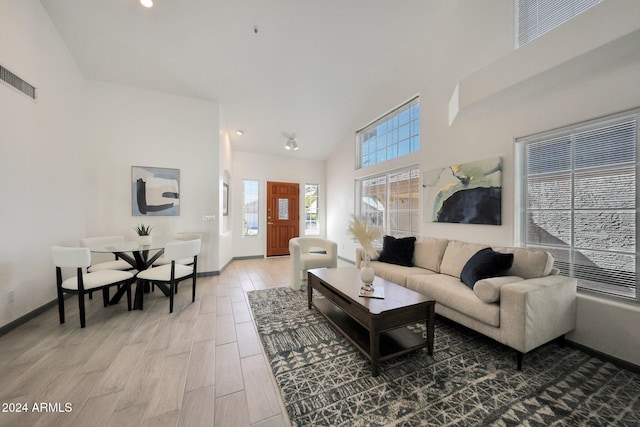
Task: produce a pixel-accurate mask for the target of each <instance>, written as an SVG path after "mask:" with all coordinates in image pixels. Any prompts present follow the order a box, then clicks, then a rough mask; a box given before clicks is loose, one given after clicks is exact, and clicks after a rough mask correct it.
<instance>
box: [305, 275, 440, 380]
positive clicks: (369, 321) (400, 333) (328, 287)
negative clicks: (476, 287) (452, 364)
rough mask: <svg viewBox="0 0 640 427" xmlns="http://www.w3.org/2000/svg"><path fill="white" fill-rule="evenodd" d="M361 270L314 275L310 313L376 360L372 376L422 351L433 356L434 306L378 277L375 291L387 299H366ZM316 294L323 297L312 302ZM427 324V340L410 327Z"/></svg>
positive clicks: (310, 282) (310, 286) (309, 289)
mask: <svg viewBox="0 0 640 427" xmlns="http://www.w3.org/2000/svg"><path fill="white" fill-rule="evenodd" d="M361 283H362V282H361V280H360V270H358V269H357V268H355V267H338V268H317V269H313V270H309V272H308V282H307V294H308V300H309V308H311V307H315V308H316V309H317V310H318V311H319V312H320V313H321V314H322V315H323V316H324V317H325V318H326V319H327V320H328V321H329V323H331V324H332V325H333V326H334V327H335V328H336V329H337V330H338V331H339V332H340V333H341V334H342V335H344V336H345V337H346V338H347V339H348V340H349V341H351V343H352V344H353V345H354V346H356V348H357V349H358V350H360V352H362V353H363V354H364V355H365V356H367V358H369V360H371V375H372V376H374V377H376V376H378V374H379V369H378V363H379V362H381V361H383V360H387V359H391V358H393V357H397V356H400V355H402V354H405V353H408V352H410V351H414V350H417V349H419V348H424V347H427V351H428V352H429V355H432V354H433V338H434V318H435V315H434V308H435V301H432V300H429V299H427V298H426V297H425V296H423V295H421V294H419V293H418V292H415V291H412V290H411V289H407V288H405V287H403V286H400V285H397V284H395V283H393V282H389V281H387V280H384V279H382V278H380V277H376V278H375V280H374V282H373V286H374V287H380V286H382V287H384V296H385V298H384V299H376V298H364V297H361V296H359V295H358V292H359V291H360V285H361ZM313 289H315V290H316V291H318V292H320V293H321V294H322V295H323V296H324V298H313V291H312V290H313ZM420 322H425V323H426V325H427V338H426V339H425V338H424V337H422V335H421V334H416V333H414V332H412V331H411V330H409V328H407V326H408V325H412V324H416V323H420Z"/></svg>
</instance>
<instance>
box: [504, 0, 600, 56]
mask: <svg viewBox="0 0 640 427" xmlns="http://www.w3.org/2000/svg"><path fill="white" fill-rule="evenodd" d="M602 1H603V0H556V1H550V0H514V11H515V46H516V49H517V48H519V47H521V46H524V45H525V44H527V43H529V42H531V41H533V40H535V39H536V38H538V37H540V36H541V35H543V34H545V33H546V32H548V31H551V30H553V29H554V28H556V27H558V26H560V25H562V24H564V23H565V22H567V21H569V20H570V19H573V18H574V17H576V16H577V15H579V14H581V13H582V12H584V11H585V10H587V9H590V8H591V7H593V6H595V5H597V4H598V3H602Z"/></svg>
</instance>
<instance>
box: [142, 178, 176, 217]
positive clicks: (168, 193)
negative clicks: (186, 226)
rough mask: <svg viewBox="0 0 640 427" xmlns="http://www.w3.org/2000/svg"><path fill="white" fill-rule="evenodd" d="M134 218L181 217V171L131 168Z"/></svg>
mask: <svg viewBox="0 0 640 427" xmlns="http://www.w3.org/2000/svg"><path fill="white" fill-rule="evenodd" d="M131 207H132V209H131V210H132V215H133V216H177V215H180V169H167V168H155V167H146V166H132V167H131Z"/></svg>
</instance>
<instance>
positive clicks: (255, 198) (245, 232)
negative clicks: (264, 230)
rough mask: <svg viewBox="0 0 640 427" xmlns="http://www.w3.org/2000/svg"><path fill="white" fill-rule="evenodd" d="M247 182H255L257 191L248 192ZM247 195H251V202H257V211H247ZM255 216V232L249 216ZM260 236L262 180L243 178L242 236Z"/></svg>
mask: <svg viewBox="0 0 640 427" xmlns="http://www.w3.org/2000/svg"><path fill="white" fill-rule="evenodd" d="M247 184H255V185H256V191H255V192H254V191H252V192H251V193H249V194H247ZM247 197H251V202H255V212H254V209H252V212H247ZM248 215H252V216H255V225H256V228H255V232H252V231H251V230H253V229H252V228H249V226H248V221H247V216H248ZM258 236H260V181H259V180H257V179H243V180H242V237H258Z"/></svg>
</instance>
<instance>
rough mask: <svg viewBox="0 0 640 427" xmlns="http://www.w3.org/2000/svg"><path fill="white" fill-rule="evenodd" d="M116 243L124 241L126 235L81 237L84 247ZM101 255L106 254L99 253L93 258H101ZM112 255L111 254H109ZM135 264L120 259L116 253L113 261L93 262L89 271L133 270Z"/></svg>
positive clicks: (81, 243)
mask: <svg viewBox="0 0 640 427" xmlns="http://www.w3.org/2000/svg"><path fill="white" fill-rule="evenodd" d="M114 243H124V236H100V237H85V238H84V239H80V246H82V247H83V248H94V247H97V246H106V245H110V244H114ZM100 255H102V256H106V254H97V256H94V258H93V260H94V261H96V259H98V260H99V258H97V257H99V256H100ZM109 256H111V255H109ZM132 268H133V266H132V265H131V264H129V263H128V262H127V261H125V260H123V259H118V256H117V255H116V259H115V260H113V261H104V262H98V263H94V264H92V265H91V266H90V267H89V268H88V269H87V271H88V272H89V273H94V272H96V271H100V270H121V271H126V270H131V269H132Z"/></svg>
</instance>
